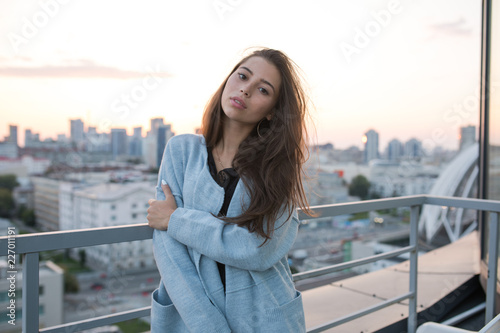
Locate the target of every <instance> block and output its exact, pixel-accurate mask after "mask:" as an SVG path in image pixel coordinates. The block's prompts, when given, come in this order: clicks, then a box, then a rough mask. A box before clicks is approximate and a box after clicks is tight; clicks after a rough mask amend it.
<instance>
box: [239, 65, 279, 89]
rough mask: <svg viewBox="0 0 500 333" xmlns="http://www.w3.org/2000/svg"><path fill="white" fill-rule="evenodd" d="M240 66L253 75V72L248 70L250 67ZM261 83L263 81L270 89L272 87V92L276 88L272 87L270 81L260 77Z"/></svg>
mask: <svg viewBox="0 0 500 333" xmlns="http://www.w3.org/2000/svg"><path fill="white" fill-rule="evenodd" d="M240 68H243V69H244V70H247V71H248V72H249V73H250V74H252V75H253V72H252V71H251V70H250V68H248V67H245V66H241V67H240ZM260 81H261V82H262V83H265V84H267V85H268V86H270V87H271V88H272V89H273V93H276V90H275V89H274V86H273V85H272V84H271V82H269V81H267V80H264V79H261V80H260Z"/></svg>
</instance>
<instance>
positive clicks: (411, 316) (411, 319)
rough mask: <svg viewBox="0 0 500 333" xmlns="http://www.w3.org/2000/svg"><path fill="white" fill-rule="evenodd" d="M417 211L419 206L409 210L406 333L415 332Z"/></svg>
mask: <svg viewBox="0 0 500 333" xmlns="http://www.w3.org/2000/svg"><path fill="white" fill-rule="evenodd" d="M418 210H419V206H411V208H410V246H413V250H412V251H411V252H410V272H409V274H410V292H411V293H412V294H413V296H411V297H410V299H409V308H408V333H415V332H416V330H417V277H418Z"/></svg>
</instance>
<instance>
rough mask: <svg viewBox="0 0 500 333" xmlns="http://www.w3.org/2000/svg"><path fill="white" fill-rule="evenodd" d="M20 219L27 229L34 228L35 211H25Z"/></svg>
mask: <svg viewBox="0 0 500 333" xmlns="http://www.w3.org/2000/svg"><path fill="white" fill-rule="evenodd" d="M21 219H22V220H23V222H24V223H26V225H27V226H29V227H34V226H35V211H34V210H33V209H26V210H25V211H24V212H23V213H22V215H21Z"/></svg>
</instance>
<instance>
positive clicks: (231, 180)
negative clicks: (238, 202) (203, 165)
mask: <svg viewBox="0 0 500 333" xmlns="http://www.w3.org/2000/svg"><path fill="white" fill-rule="evenodd" d="M207 151H208V167H209V169H210V174H211V175H212V177H213V179H214V180H215V182H216V183H217V184H219V186H221V187H223V188H224V203H223V204H222V207H221V209H220V211H219V216H226V214H227V209H228V208H229V203H230V202H231V199H232V197H233V194H234V190H235V189H236V185H238V180H239V179H240V176H239V175H238V173H237V172H236V170H234V169H233V168H226V169H224V170H221V171H219V173H217V166H216V165H215V160H214V156H213V155H212V149H210V147H207ZM217 267H218V268H219V275H220V279H221V281H222V285H223V286H224V291H225V290H226V268H225V266H224V264H221V263H220V262H217Z"/></svg>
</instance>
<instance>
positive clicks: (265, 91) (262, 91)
mask: <svg viewBox="0 0 500 333" xmlns="http://www.w3.org/2000/svg"><path fill="white" fill-rule="evenodd" d="M259 91H260V92H261V93H263V94H264V95H268V94H269V93H268V91H267V90H266V89H265V88H259Z"/></svg>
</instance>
